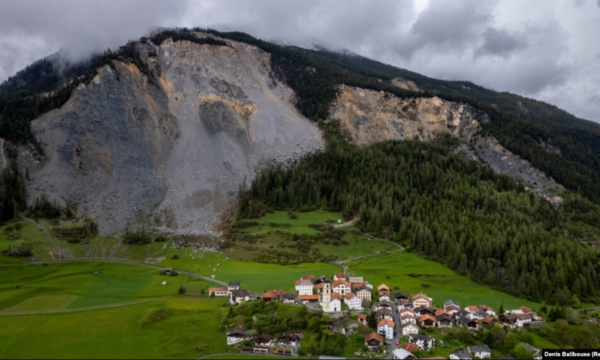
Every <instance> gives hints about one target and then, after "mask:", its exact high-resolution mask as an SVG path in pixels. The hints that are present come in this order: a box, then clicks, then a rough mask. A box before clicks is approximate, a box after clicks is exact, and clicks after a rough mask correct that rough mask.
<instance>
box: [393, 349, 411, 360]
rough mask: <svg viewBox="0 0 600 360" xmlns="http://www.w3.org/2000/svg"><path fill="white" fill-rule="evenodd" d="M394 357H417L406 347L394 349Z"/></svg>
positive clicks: (401, 358) (401, 359) (402, 358)
mask: <svg viewBox="0 0 600 360" xmlns="http://www.w3.org/2000/svg"><path fill="white" fill-rule="evenodd" d="M392 357H393V359H400V360H404V359H416V358H417V357H416V356H414V355H413V354H412V353H411V352H410V351H407V350H404V349H396V350H394V351H392Z"/></svg>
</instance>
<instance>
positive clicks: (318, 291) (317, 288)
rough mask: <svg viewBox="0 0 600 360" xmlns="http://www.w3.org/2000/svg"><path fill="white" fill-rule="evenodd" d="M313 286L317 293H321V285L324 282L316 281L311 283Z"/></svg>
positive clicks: (322, 285)
mask: <svg viewBox="0 0 600 360" xmlns="http://www.w3.org/2000/svg"><path fill="white" fill-rule="evenodd" d="M313 286H314V287H313V288H314V289H315V291H316V292H317V294H321V293H322V292H323V287H324V286H325V284H324V283H322V282H321V283H318V284H317V285H315V284H313Z"/></svg>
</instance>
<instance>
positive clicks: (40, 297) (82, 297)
mask: <svg viewBox="0 0 600 360" xmlns="http://www.w3.org/2000/svg"><path fill="white" fill-rule="evenodd" d="M95 271H97V272H99V275H98V276H94V275H93V273H94V272H95ZM163 281H167V285H166V286H162V285H161V283H162V282H163ZM183 281H184V276H177V277H170V276H162V275H160V274H159V272H158V271H157V270H153V269H148V268H143V267H139V266H132V265H121V264H112V263H96V262H91V263H61V264H49V265H47V266H43V265H27V266H3V267H0V313H4V314H6V313H14V312H25V311H46V310H60V309H76V308H86V307H92V306H101V305H107V304H114V303H122V302H129V301H136V300H141V299H149V298H156V297H163V296H172V295H177V290H178V289H179V286H180V285H181V284H182V282H183ZM202 286H206V287H208V284H206V283H204V284H203V285H202Z"/></svg>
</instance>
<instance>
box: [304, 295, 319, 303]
mask: <svg viewBox="0 0 600 360" xmlns="http://www.w3.org/2000/svg"><path fill="white" fill-rule="evenodd" d="M300 302H301V303H303V304H308V303H318V302H319V295H300Z"/></svg>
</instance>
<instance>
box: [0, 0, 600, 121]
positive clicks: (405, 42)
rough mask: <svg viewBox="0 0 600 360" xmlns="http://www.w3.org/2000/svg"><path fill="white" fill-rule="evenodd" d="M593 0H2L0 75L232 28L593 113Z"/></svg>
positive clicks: (599, 91) (597, 17) (596, 19)
mask: <svg viewBox="0 0 600 360" xmlns="http://www.w3.org/2000/svg"><path fill="white" fill-rule="evenodd" d="M596 5H598V6H599V7H600V0H598V1H597V2H596V1H583V0H572V1H562V0H531V1H528V2H523V1H520V0H502V1H500V0H491V1H485V2H483V1H480V0H452V1H442V0H405V1H396V0H380V1H377V2H373V1H372V0H355V1H353V2H352V4H351V6H348V2H347V1H346V0H313V1H311V2H310V3H308V4H307V3H306V2H305V1H300V0H288V1H285V2H283V1H279V0H254V1H247V0H203V1H202V2H198V1H193V0H179V1H166V0H124V1H119V2H106V1H100V0H88V1H77V0H45V1H43V2H42V1H35V0H19V1H18V2H11V3H10V4H9V3H8V2H0V80H3V79H5V78H6V77H8V76H9V75H11V74H14V73H15V72H16V71H17V70H18V69H21V68H23V67H24V66H25V65H27V64H28V63H30V62H32V61H33V60H35V59H37V58H40V57H42V56H44V55H47V54H50V53H53V52H55V51H57V50H58V49H60V48H68V49H69V51H70V53H71V54H72V56H73V57H81V56H84V55H86V54H89V53H90V52H92V51H98V50H102V49H105V48H107V47H111V48H116V47H117V46H119V45H122V44H123V43H125V42H126V41H127V40H129V39H133V38H138V37H139V36H141V35H142V34H144V33H146V32H147V31H149V30H150V29H152V28H153V27H155V26H202V27H213V28H217V29H220V30H238V31H244V32H248V33H250V34H252V35H254V36H256V37H259V38H263V39H266V40H272V41H277V42H281V43H288V44H296V45H300V46H306V47H310V46H312V45H313V44H319V45H324V46H327V47H330V48H334V49H348V50H351V51H353V52H356V53H359V54H361V55H363V56H367V57H370V58H373V59H375V60H379V61H382V62H385V63H389V64H392V65H395V66H399V67H403V68H407V69H410V70H413V71H416V72H420V73H422V74H424V75H427V76H432V77H438V78H442V79H452V80H458V79H460V80H470V81H473V82H475V83H477V84H480V85H483V86H486V87H488V88H492V89H495V90H501V91H511V92H515V93H519V94H522V95H525V96H529V97H534V98H537V99H541V100H545V101H549V102H552V103H555V104H557V105H558V106H560V107H563V108H565V109H566V110H567V111H569V112H572V113H574V114H576V115H578V116H582V117H585V118H588V119H592V120H596V121H600V104H599V103H598V101H597V99H598V97H600V88H599V87H598V85H597V84H599V83H600V79H599V78H598V77H599V76H600V75H596V74H600V62H598V61H597V58H596V56H597V54H599V53H600V44H599V43H598V42H597V39H596V35H595V34H598V33H600V11H599V10H598V7H596Z"/></svg>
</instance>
